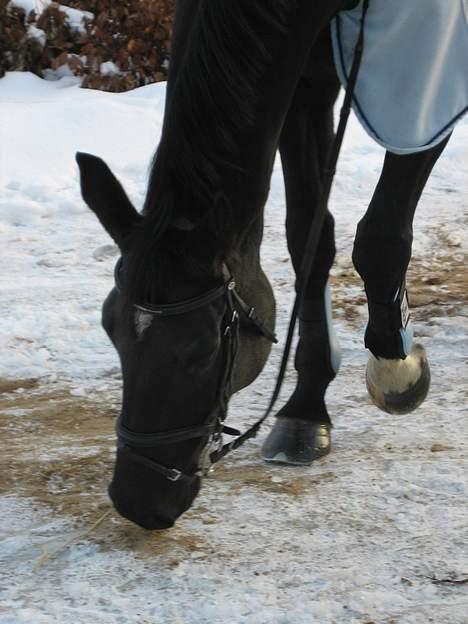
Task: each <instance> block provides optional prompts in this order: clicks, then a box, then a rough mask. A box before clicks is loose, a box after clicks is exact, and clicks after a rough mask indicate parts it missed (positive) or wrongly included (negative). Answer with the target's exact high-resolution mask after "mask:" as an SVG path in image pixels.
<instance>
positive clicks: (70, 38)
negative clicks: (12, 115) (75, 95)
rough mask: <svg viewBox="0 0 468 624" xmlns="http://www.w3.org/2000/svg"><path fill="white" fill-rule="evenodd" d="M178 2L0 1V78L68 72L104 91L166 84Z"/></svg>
mask: <svg viewBox="0 0 468 624" xmlns="http://www.w3.org/2000/svg"><path fill="white" fill-rule="evenodd" d="M174 2H175V0H123V1H119V2H115V0H69V1H67V0H62V2H61V3H60V4H58V3H56V2H49V0H10V1H8V0H0V77H1V76H3V75H4V73H5V72H6V71H14V70H17V71H30V72H33V73H35V74H37V75H38V76H41V77H53V76H54V75H55V76H61V75H64V74H67V73H68V74H73V75H75V76H79V77H81V79H82V86H83V87H88V88H93V89H101V90H105V91H126V90H129V89H133V88H135V87H139V86H142V85H146V84H149V83H152V82H158V81H160V80H165V79H166V75H167V66H168V60H169V54H170V41H171V34H172V25H173V14H174ZM32 7H35V10H32V11H31V10H30V9H31V8H32ZM37 7H39V9H38V8H37Z"/></svg>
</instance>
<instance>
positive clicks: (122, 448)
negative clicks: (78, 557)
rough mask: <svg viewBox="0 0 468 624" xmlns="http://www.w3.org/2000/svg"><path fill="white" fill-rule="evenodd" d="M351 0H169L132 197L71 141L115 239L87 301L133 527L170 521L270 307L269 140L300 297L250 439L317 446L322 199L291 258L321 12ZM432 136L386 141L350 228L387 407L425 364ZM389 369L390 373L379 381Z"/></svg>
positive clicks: (303, 450)
mask: <svg viewBox="0 0 468 624" xmlns="http://www.w3.org/2000/svg"><path fill="white" fill-rule="evenodd" d="M355 4H356V2H350V1H349V0H315V1H313V2H311V1H310V0H296V1H291V0H266V1H265V2H251V0H236V1H235V2H234V1H233V0H178V3H177V10H176V21H175V31H174V37H173V48H172V58H171V66H170V75H169V81H168V84H167V99H166V111H165V119H164V125H163V132H162V137H161V141H160V144H159V147H158V150H157V153H156V156H155V159H154V162H153V165H152V169H151V176H150V181H149V186H148V191H147V196H146V201H145V205H144V208H143V211H142V213H141V214H140V213H138V212H137V211H136V210H135V208H134V207H133V206H132V204H131V203H130V201H129V199H128V198H127V196H126V194H125V192H124V190H123V189H122V187H121V185H120V184H119V182H118V181H117V180H116V178H115V177H114V176H113V174H112V173H111V171H110V170H109V169H108V167H107V165H106V164H105V163H104V162H103V161H102V160H100V159H99V158H96V157H94V156H90V155H87V154H78V155H77V160H78V164H79V167H80V172H81V184H82V193H83V197H84V200H85V201H86V203H87V204H88V205H89V207H90V208H91V209H92V210H93V211H94V212H95V213H96V215H97V216H98V218H99V220H100V221H101V223H102V225H103V226H104V228H105V229H106V230H107V232H108V233H109V234H110V235H111V236H112V238H113V239H114V240H115V242H116V243H117V245H118V246H119V248H120V251H121V255H122V258H121V261H120V262H119V265H118V268H117V271H116V287H115V288H114V289H113V290H112V291H111V293H110V294H109V296H108V297H107V299H106V301H105V303H104V307H103V325H104V328H105V330H106V331H107V333H108V335H109V337H110V339H111V340H112V342H113V344H114V345H115V347H116V349H117V351H118V353H119V356H120V359H121V364H122V372H123V403H122V412H121V417H120V419H119V426H118V433H119V443H118V448H117V459H116V464H115V472H114V477H113V480H112V483H111V485H110V490H109V491H110V496H111V498H112V501H113V503H114V505H115V507H116V509H117V510H118V511H119V513H121V514H122V515H123V516H125V517H127V518H129V519H130V520H132V521H134V522H136V523H137V524H139V525H141V526H143V527H146V528H149V529H155V528H165V527H169V526H171V525H172V524H173V523H174V521H175V520H176V518H177V517H178V516H179V515H180V514H182V513H183V512H184V511H186V510H187V509H188V508H189V507H190V505H191V504H192V502H193V500H194V498H195V497H196V495H197V493H198V491H199V488H200V484H201V472H200V470H201V468H203V464H204V462H205V460H206V454H207V452H208V450H209V449H208V447H207V445H208V443H209V442H210V441H212V438H213V429H214V425H215V423H219V422H222V421H223V419H224V416H225V411H226V406H227V401H228V399H229V396H230V394H232V393H233V392H236V391H237V390H239V389H241V388H243V387H245V386H247V385H248V384H250V383H251V382H252V381H253V380H254V379H255V377H256V376H257V375H258V374H259V373H260V371H261V370H262V368H263V366H264V364H265V362H266V360H267V357H268V354H269V351H270V346H271V339H272V335H271V333H272V330H273V327H274V317H275V307H274V298H273V292H272V289H271V287H270V284H269V282H268V280H267V278H266V276H265V274H264V272H263V271H262V268H261V266H260V260H259V248H260V243H261V240H262V231H263V209H264V205H265V202H266V199H267V196H268V191H269V183H270V177H271V172H272V167H273V162H274V158H275V153H276V150H277V149H278V148H279V151H280V155H281V159H282V164H283V173H284V181H285V188H286V199H287V222H286V232H287V240H288V246H289V250H290V254H291V258H292V262H293V265H294V269H295V271H296V278H297V279H296V289H297V291H298V293H300V295H301V301H302V304H301V308H300V310H299V320H300V327H299V332H300V340H299V344H298V347H297V352H296V358H295V367H296V370H297V385H296V388H295V390H294V392H293V394H292V396H291V397H290V399H289V400H288V401H287V403H286V404H285V405H284V406H283V407H282V409H281V410H280V411H279V413H278V415H277V416H278V418H277V420H276V424H275V426H274V427H273V430H272V432H271V433H270V435H269V437H268V439H267V441H266V443H265V445H264V448H263V456H264V458H265V459H267V460H272V461H282V462H290V463H300V464H308V463H310V462H311V461H313V460H314V459H315V458H317V457H320V456H322V455H324V454H326V453H328V452H329V450H330V430H331V420H330V416H329V414H328V412H327V408H326V405H325V401H324V395H325V391H326V389H327V387H328V385H329V384H330V382H331V381H332V380H333V378H334V377H335V375H336V373H337V370H338V365H339V356H338V352H337V350H336V349H335V346H334V341H333V340H332V337H331V326H330V321H329V318H330V315H329V303H328V295H327V281H328V276H329V271H330V267H331V266H332V263H333V259H334V255H335V244H334V224H333V217H332V215H331V214H330V213H327V215H326V218H325V222H324V226H323V230H322V233H321V238H320V242H319V246H318V250H317V254H316V258H315V263H314V267H313V271H312V273H311V275H310V277H309V279H308V280H307V281H306V280H305V279H304V276H303V275H301V259H302V257H303V255H304V246H305V243H306V237H307V232H308V228H309V226H310V223H311V221H312V219H313V216H314V212H315V210H316V207H317V204H318V202H319V199H320V193H321V187H322V183H323V176H324V169H325V168H326V166H327V159H328V155H329V151H330V145H331V144H332V141H333V137H334V127H333V105H334V102H335V100H336V98H337V95H338V92H339V82H338V79H337V75H336V72H335V68H334V63H333V58H332V52H331V44H330V32H329V23H330V21H331V19H332V18H333V17H334V15H335V14H336V13H337V12H338V11H341V10H344V9H349V8H351V7H352V6H354V5H355ZM445 144H446V141H443V142H441V143H440V144H439V145H438V146H437V147H435V148H432V149H429V150H427V151H424V152H421V153H418V154H411V155H408V156H397V155H395V154H392V153H387V154H386V157H385V162H384V165H383V169H382V173H381V177H380V180H379V183H378V185H377V188H376V190H375V193H374V196H373V198H372V201H371V203H370V205H369V208H368V210H367V213H366V214H365V216H364V218H363V219H362V220H361V221H360V223H359V225H358V228H357V235H356V239H355V245H354V252H353V261H354V264H355V266H356V269H357V270H358V272H359V274H360V275H361V277H362V279H363V281H364V286H365V290H366V293H367V299H368V304H369V323H368V327H367V330H366V336H365V344H366V347H367V348H368V349H369V350H370V351H371V353H372V354H373V355H372V356H371V357H372V358H373V360H372V361H373V365H372V366H371V367H370V368H369V372H368V376H369V385H370V388H371V390H372V391H373V393H374V395H376V400H377V402H379V401H380V403H381V405H382V406H383V407H384V408H386V409H389V410H395V411H404V410H405V409H411V408H413V407H414V406H415V405H416V403H418V402H419V401H420V400H421V398H422V397H423V396H424V393H425V391H426V390H427V381H428V379H427V377H428V372H427V365H426V363H425V360H424V358H423V357H421V354H420V352H418V351H417V350H416V351H414V352H413V353H410V350H409V349H408V345H407V344H406V342H407V338H408V336H407V332H406V319H405V318H404V314H403V315H402V306H404V303H405V274H406V270H407V266H408V263H409V261H410V257H411V244H412V221H413V216H414V212H415V208H416V205H417V203H418V200H419V197H420V195H421V192H422V190H423V188H424V185H425V183H426V181H427V178H428V176H429V174H430V172H431V169H432V167H433V165H434V163H435V162H436V160H437V158H438V157H439V155H440V154H441V152H442V150H443V149H444V146H445ZM233 280H235V284H234V281H233ZM243 302H247V304H248V305H245V304H244V303H243ZM252 307H253V308H255V313H253V312H251V313H250V316H249V312H250V311H251V308H252ZM239 328H240V330H239V332H238V329H239ZM407 356H408V357H407ZM405 362H406V363H407V364H408V366H406V365H405ZM395 370H398V371H399V376H397V377H398V379H397V386H398V384H400V385H401V384H402V385H401V387H400V388H398V387H397V390H396V393H395V392H394V393H393V394H392V392H390V393H389V392H388V391H389V390H391V389H392V388H393V390H395V388H394V383H395V379H394V371H395ZM402 378H403V383H402V382H401V379H402ZM379 382H380V385H379ZM392 384H393V386H392ZM408 388H409V390H408ZM415 388H416V390H415ZM416 395H417V396H416ZM379 397H380V398H379ZM216 431H217V432H218V433H219V428H218V429H217V430H216Z"/></svg>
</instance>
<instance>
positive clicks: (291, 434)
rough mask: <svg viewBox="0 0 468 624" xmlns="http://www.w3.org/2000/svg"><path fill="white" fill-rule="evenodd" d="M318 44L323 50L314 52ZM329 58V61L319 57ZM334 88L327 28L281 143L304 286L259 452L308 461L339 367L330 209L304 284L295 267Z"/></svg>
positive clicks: (322, 440) (325, 429) (317, 184)
mask: <svg viewBox="0 0 468 624" xmlns="http://www.w3.org/2000/svg"><path fill="white" fill-rule="evenodd" d="M319 47H320V48H321V53H318V52H317V50H318V48H319ZM327 58H328V63H327V62H326V61H325V62H324V59H327ZM338 90H339V84H338V81H337V79H336V75H335V71H334V67H333V61H332V58H331V54H330V47H329V40H328V31H326V32H324V33H323V35H322V36H321V38H320V39H319V41H318V43H317V48H316V49H315V51H313V56H312V57H311V61H310V62H309V67H308V68H307V72H306V75H304V76H303V78H302V79H301V81H300V83H299V84H298V86H297V89H296V93H295V96H294V99H293V101H292V103H291V106H290V109H289V112H288V115H287V118H286V121H285V124H284V126H283V130H282V134H281V138H280V145H279V147H280V154H281V159H282V163H283V175H284V182H285V190H286V204H287V218H286V234H287V240H288V247H289V251H290V254H291V259H292V263H293V266H294V269H295V272H296V290H297V292H298V295H300V294H303V306H302V308H301V309H300V310H299V343H298V347H297V351H296V357H295V368H296V370H297V382H296V387H295V390H294V392H293V394H292V395H291V397H290V398H289V400H288V401H287V403H286V404H285V405H284V406H283V407H282V409H281V410H280V411H279V412H278V414H277V419H276V422H275V424H274V426H273V428H272V430H271V432H270V434H269V435H268V437H267V439H266V441H265V443H264V445H263V448H262V457H263V458H264V459H265V460H267V461H276V462H281V463H289V464H299V465H304V464H310V463H311V462H312V461H313V460H315V459H317V458H318V457H321V456H323V455H325V454H327V453H328V452H329V451H330V446H331V427H332V425H331V420H330V416H329V414H328V411H327V407H326V404H325V392H326V390H327V387H328V385H329V384H330V382H331V381H332V380H333V379H334V377H335V375H336V373H337V370H338V367H339V349H338V346H337V342H336V338H335V335H334V332H333V329H332V325H331V305H330V292H329V288H328V285H327V282H328V276H329V271H330V268H331V266H332V263H333V260H334V256H335V241H334V221H333V217H332V215H331V214H330V213H327V215H326V218H325V223H324V226H323V230H322V234H321V239H320V242H319V246H318V250H317V255H316V259H315V262H314V269H313V272H312V275H311V278H310V280H309V281H308V283H307V284H305V283H304V282H303V278H302V275H301V273H300V267H301V261H302V257H303V253H304V248H305V244H306V239H307V234H308V230H309V227H310V224H311V222H312V219H313V217H314V212H315V210H316V207H317V204H318V201H319V196H320V190H321V174H322V171H323V168H324V167H325V164H326V161H327V157H328V151H329V148H330V145H331V142H332V140H333V103H334V101H335V99H336V97H337V94H338ZM304 291H305V292H304Z"/></svg>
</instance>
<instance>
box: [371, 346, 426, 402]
mask: <svg viewBox="0 0 468 624" xmlns="http://www.w3.org/2000/svg"><path fill="white" fill-rule="evenodd" d="M366 383H367V390H368V392H369V396H370V398H371V400H372V402H373V403H374V405H376V406H377V407H378V408H380V409H381V410H383V411H384V412H387V413H388V414H409V412H412V411H413V410H415V409H416V408H417V407H419V405H421V403H422V402H423V401H424V399H425V398H426V396H427V393H428V392H429V386H430V385H431V370H430V368H429V362H428V361H427V356H426V351H425V349H424V347H423V346H422V345H419V344H417V345H414V347H413V349H412V351H411V353H410V354H409V355H408V357H407V358H406V359H405V360H386V359H384V358H376V357H374V356H373V355H371V356H370V357H369V361H368V362H367V371H366Z"/></svg>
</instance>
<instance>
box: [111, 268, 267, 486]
mask: <svg viewBox="0 0 468 624" xmlns="http://www.w3.org/2000/svg"><path fill="white" fill-rule="evenodd" d="M121 270H122V258H120V259H119V260H118V262H117V265H116V267H115V286H116V288H117V290H118V291H119V292H120V290H121V281H120V273H121ZM227 274H229V272H228V271H227ZM221 298H223V299H224V301H225V312H224V315H223V327H222V347H221V348H222V351H223V359H224V362H223V366H222V374H221V377H220V381H219V385H218V397H217V401H216V405H215V407H214V408H213V409H212V410H211V412H210V413H209V415H208V417H207V418H206V420H205V422H204V423H203V424H201V425H194V426H191V427H185V428H182V429H174V430H171V431H162V432H158V433H140V432H136V431H132V430H130V429H128V428H127V427H126V426H125V425H124V423H123V415H122V414H120V416H119V418H118V419H117V425H116V433H117V439H118V445H119V447H120V448H121V449H122V450H124V451H125V452H126V453H128V454H130V455H131V456H132V458H133V459H134V460H135V461H137V463H142V464H144V465H145V466H146V467H148V468H150V469H152V470H153V471H154V472H156V473H158V474H160V475H162V476H163V477H165V478H166V479H167V480H168V481H172V482H177V481H180V480H183V479H190V480H192V479H193V478H194V477H196V476H198V477H203V476H206V475H207V474H208V473H209V472H210V471H211V469H212V465H213V464H214V463H216V462H217V461H219V460H220V459H221V457H224V455H226V454H227V453H228V452H229V451H230V450H232V449H233V448H237V446H235V443H236V441H237V440H239V439H240V437H243V436H241V432H240V431H238V430H237V429H233V428H232V427H227V426H226V425H225V424H224V421H225V419H226V416H227V409H228V402H229V398H230V396H231V394H232V380H233V373H234V362H235V358H236V354H237V350H238V345H239V330H240V325H241V322H242V324H243V325H246V326H247V327H250V328H251V329H253V330H254V331H255V332H256V333H258V334H260V335H262V336H264V337H265V338H267V339H268V340H270V341H271V342H277V339H276V336H275V334H274V332H273V331H272V330H270V329H269V328H268V327H267V325H266V324H265V323H264V322H263V321H262V320H261V319H260V318H259V317H258V316H257V314H256V312H255V309H254V308H253V307H251V306H249V305H248V304H247V303H246V302H245V301H244V300H243V299H242V297H241V296H240V295H239V293H238V292H237V290H236V282H235V281H234V279H233V278H232V277H229V278H228V279H227V280H226V281H225V282H224V284H222V285H221V286H217V287H216V288H213V289H212V290H210V291H208V292H207V293H204V294H202V295H199V296H198V297H194V298H192V299H186V300H185V301H181V302H177V303H169V304H161V305H154V304H148V305H140V304H133V306H134V307H135V308H136V309H137V310H140V311H142V312H145V313H147V314H151V315H153V316H157V317H160V318H164V317H168V316H178V315H183V314H188V313H190V312H193V311H194V310H199V309H201V308H204V307H206V306H209V305H210V304H212V303H213V302H215V301H218V300H219V299H221ZM249 431H250V430H249ZM246 433H248V432H246ZM223 434H227V435H232V436H240V437H238V438H236V439H234V440H233V441H232V442H231V443H229V444H223ZM244 435H246V434H244ZM254 435H256V431H255V432H253V433H252V435H250V436H249V437H254ZM205 437H207V438H208V441H207V443H206V444H205V446H204V448H203V450H202V452H201V455H200V459H199V463H198V470H196V472H195V473H194V474H193V475H186V474H184V473H183V472H182V471H180V470H178V469H177V468H168V467H166V466H163V465H162V464H159V463H157V462H155V461H154V460H153V459H150V458H148V457H145V456H143V455H141V454H139V453H137V452H136V451H135V449H150V448H154V447H157V446H160V445H163V444H172V443H176V442H183V441H185V440H191V439H201V438H205ZM246 439H248V438H246Z"/></svg>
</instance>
